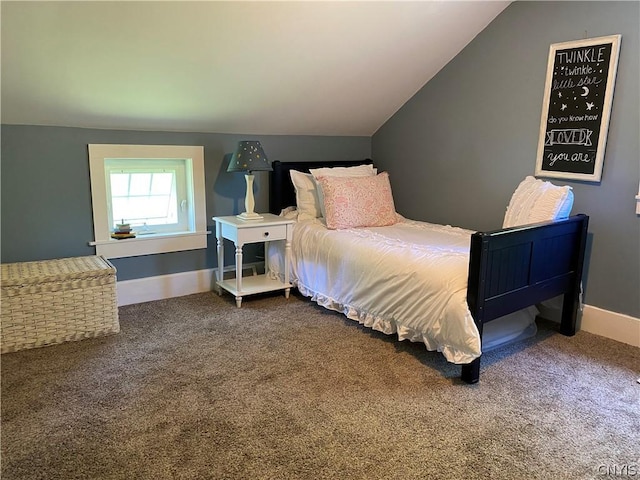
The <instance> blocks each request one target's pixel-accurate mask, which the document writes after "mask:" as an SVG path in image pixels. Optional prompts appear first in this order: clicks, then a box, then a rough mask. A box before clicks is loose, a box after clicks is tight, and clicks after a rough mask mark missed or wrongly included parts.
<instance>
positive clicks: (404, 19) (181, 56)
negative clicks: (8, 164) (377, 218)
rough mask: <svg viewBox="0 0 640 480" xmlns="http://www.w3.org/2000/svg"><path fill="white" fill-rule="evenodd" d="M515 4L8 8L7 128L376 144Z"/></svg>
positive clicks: (184, 4) (4, 36)
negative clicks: (342, 138)
mask: <svg viewBox="0 0 640 480" xmlns="http://www.w3.org/2000/svg"><path fill="white" fill-rule="evenodd" d="M509 3H510V2H485V1H468V2H462V1H444V2H436V1H415V2H405V1H401V2H379V1H369V2H325V1H318V2H309V1H298V2H267V1H262V2H240V1H236V2H233V1H229V2H209V1H199V2H198V1H196V2H185V1H173V2H163V1H157V2H156V1H154V2H150V1H142V2H109V1H107V2H84V1H71V2H48V1H47V2H30V1H27V2H20V1H19V2H10V1H2V3H1V8H2V10H1V13H2V17H1V20H2V44H1V45H2V78H1V80H2V83H1V84H0V86H1V91H2V103H1V113H2V123H5V124H27V125H57V126H75V127H91V128H109V129H135V130H171V131H200V132H217V133H253V134H290V135H364V136H369V135H372V134H373V133H375V131H376V130H377V129H378V128H379V127H380V126H381V125H382V124H383V123H384V122H385V121H386V120H387V119H388V118H389V117H391V116H392V115H393V114H394V113H395V112H396V111H397V110H398V109H399V108H400V107H401V106H402V105H403V104H404V103H405V102H406V101H407V100H408V99H409V98H411V97H412V96H413V95H414V94H415V93H416V92H417V91H418V90H419V89H420V88H421V87H422V86H423V85H424V84H425V83H426V82H428V81H429V80H430V79H431V78H432V77H433V76H434V75H435V74H436V73H437V72H438V71H439V70H440V69H441V68H442V67H443V66H445V65H446V64H447V62H449V61H450V60H451V59H452V58H453V57H455V55H457V54H458V53H459V52H460V51H461V50H462V49H463V48H464V47H465V46H466V45H467V44H468V43H469V42H470V41H471V40H472V39H473V38H474V37H475V36H476V35H477V34H478V33H479V32H480V31H482V29H484V28H485V27H486V26H487V25H488V24H489V23H490V22H491V21H492V20H493V19H494V18H495V17H496V16H497V15H498V14H499V13H500V12H501V11H502V10H503V9H504V8H506V7H507V6H508V5H509Z"/></svg>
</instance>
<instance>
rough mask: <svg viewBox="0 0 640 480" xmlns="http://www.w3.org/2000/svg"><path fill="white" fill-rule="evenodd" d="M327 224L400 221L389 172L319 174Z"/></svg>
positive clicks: (332, 226) (375, 224)
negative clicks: (320, 175)
mask: <svg viewBox="0 0 640 480" xmlns="http://www.w3.org/2000/svg"><path fill="white" fill-rule="evenodd" d="M317 180H318V182H319V183H320V185H322V191H323V193H324V208H325V212H326V216H325V221H326V222H327V228H330V229H333V230H335V229H340V228H353V227H383V226H385V225H393V224H394V223H397V221H398V217H397V215H396V208H395V205H394V203H393V195H392V193H391V184H390V183H389V174H388V173H387V172H382V173H380V174H379V175H376V176H369V177H319V178H318V179H317Z"/></svg>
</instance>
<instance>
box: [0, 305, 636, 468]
mask: <svg viewBox="0 0 640 480" xmlns="http://www.w3.org/2000/svg"><path fill="white" fill-rule="evenodd" d="M120 321H121V328H122V331H121V333H120V334H118V335H115V336H111V337H104V338H100V339H93V340H84V341H81V342H73V343H67V344H64V345H58V346H53V347H47V348H41V349H35V350H28V351H22V352H17V353H11V354H5V355H3V356H2V358H1V361H2V450H1V453H2V458H1V461H2V471H1V473H2V479H3V480H10V479H65V480H67V479H165V478H166V479H192V478H193V479H195V478H198V479H200V478H202V479H205V478H211V479H572V480H573V479H588V478H594V479H599V478H620V472H622V471H623V469H624V468H626V469H627V472H629V471H632V470H633V469H635V472H637V473H636V475H640V471H639V470H640V465H639V463H640V458H639V457H640V455H639V454H640V450H639V446H638V445H640V411H639V397H640V385H638V384H637V383H636V380H637V378H638V377H639V376H640V350H639V349H637V348H633V347H631V346H628V345H624V344H621V343H617V342H614V341H611V340H607V339H605V338H602V337H598V336H595V335H591V334H588V333H582V332H579V333H578V334H577V335H576V336H575V337H572V338H570V337H564V336H562V335H560V334H558V333H556V332H555V330H554V326H553V325H552V324H547V323H539V333H538V335H537V336H536V337H535V338H533V339H530V340H527V341H525V342H523V343H519V344H515V345H511V346H507V347H504V348H501V349H497V350H494V351H492V352H490V353H488V354H486V355H485V356H484V357H483V365H482V371H481V376H480V383H479V384H477V385H473V386H470V385H466V384H463V383H461V382H460V381H459V380H458V377H459V374H460V368H459V367H457V366H454V365H451V364H448V363H447V362H446V361H445V360H444V358H443V357H442V355H440V354H438V353H435V352H427V351H426V350H425V348H424V346H423V345H421V344H411V343H409V342H397V341H396V340H395V339H394V338H393V337H387V336H385V335H382V334H378V333H375V332H371V331H369V330H367V329H364V328H362V327H360V326H359V325H358V324H357V323H355V322H353V321H350V320H347V319H346V318H344V317H343V316H342V315H339V314H336V313H333V312H329V311H327V310H324V309H323V308H321V307H318V306H316V305H314V304H312V303H310V302H309V301H308V300H306V299H303V298H300V297H297V296H295V295H294V296H292V298H290V299H289V300H288V301H287V300H285V299H284V298H283V297H282V296H280V295H274V296H264V297H252V298H247V299H245V301H244V302H243V306H242V308H241V309H237V308H235V304H234V301H233V299H232V297H231V296H229V295H224V296H223V297H218V296H217V295H215V294H198V295H191V296H187V297H182V298H175V299H170V300H162V301H157V302H149V303H145V304H139V305H130V306H127V307H122V308H121V309H120Z"/></svg>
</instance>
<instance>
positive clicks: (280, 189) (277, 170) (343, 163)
mask: <svg viewBox="0 0 640 480" xmlns="http://www.w3.org/2000/svg"><path fill="white" fill-rule="evenodd" d="M372 163H373V161H372V160H371V159H370V158H366V159H364V160H332V161H326V162H281V161H279V160H275V161H273V162H271V167H272V168H273V171H272V172H271V175H270V182H269V188H270V195H269V212H271V213H273V214H275V215H278V214H279V213H280V212H281V211H282V209H283V208H287V207H291V206H293V205H295V204H296V192H295V189H294V188H293V183H291V176H290V175H289V170H297V171H299V172H305V173H308V172H309V169H310V168H321V167H355V166H356V165H363V164H372Z"/></svg>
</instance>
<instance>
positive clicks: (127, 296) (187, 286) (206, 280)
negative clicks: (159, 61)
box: [116, 263, 261, 307]
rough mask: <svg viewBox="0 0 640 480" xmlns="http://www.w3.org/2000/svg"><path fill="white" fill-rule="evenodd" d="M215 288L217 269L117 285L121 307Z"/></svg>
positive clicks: (248, 266)
mask: <svg viewBox="0 0 640 480" xmlns="http://www.w3.org/2000/svg"><path fill="white" fill-rule="evenodd" d="M260 265H261V263H255V264H245V265H244V268H245V270H246V269H255V268H257V267H259V266H260ZM224 271H225V272H232V271H235V267H234V266H233V265H230V266H227V267H225V268H224ZM215 288H216V269H214V268H207V269H205V270H194V271H190V272H181V273H172V274H168V275H159V276H156V277H146V278H136V279H134V280H123V281H119V282H117V283H116V290H117V295H118V306H119V307H122V306H123V305H131V304H132V303H142V302H151V301H153V300H162V299H164V298H172V297H182V296H183V295H192V294H194V293H203V292H211V291H213V290H215Z"/></svg>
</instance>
